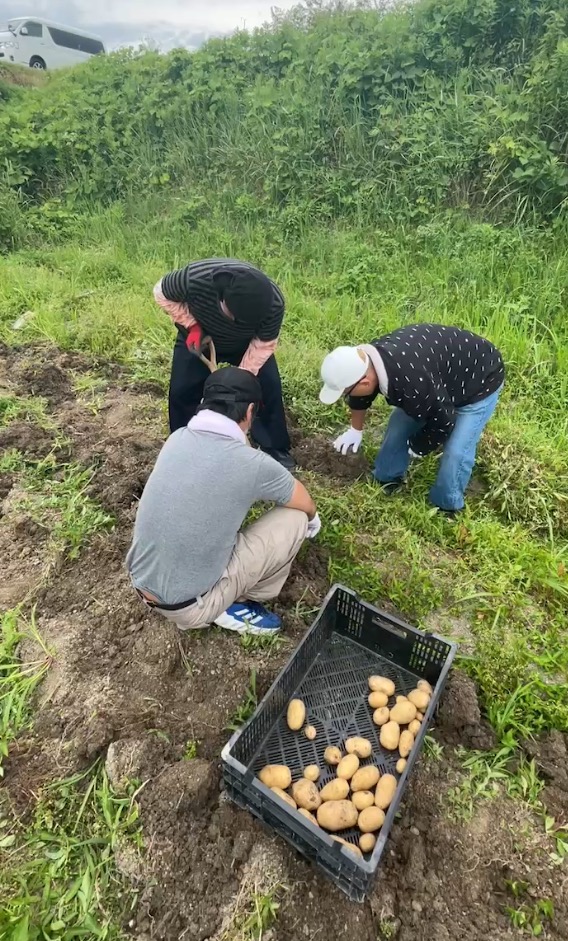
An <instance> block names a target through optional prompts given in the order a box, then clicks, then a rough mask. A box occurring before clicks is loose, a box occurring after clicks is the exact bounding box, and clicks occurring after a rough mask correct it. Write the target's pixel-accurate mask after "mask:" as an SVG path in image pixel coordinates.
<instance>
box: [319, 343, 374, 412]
mask: <svg viewBox="0 0 568 941" xmlns="http://www.w3.org/2000/svg"><path fill="white" fill-rule="evenodd" d="M368 368H369V359H368V356H367V354H366V353H363V357H361V354H360V352H359V349H358V347H356V346H338V347H337V349H335V350H333V352H332V353H328V355H327V356H326V358H325V359H324V361H323V363H322V364H321V378H322V381H323V384H324V385H323V389H322V390H321V392H320V396H319V397H320V402H323V403H324V405H333V403H334V402H337V400H338V399H340V398H341V396H342V395H343V393H344V392H345V390H346V389H349V388H350V387H351V386H354V385H356V384H357V383H358V382H359V380H360V379H362V378H363V376H364V375H365V373H366V372H367V369H368Z"/></svg>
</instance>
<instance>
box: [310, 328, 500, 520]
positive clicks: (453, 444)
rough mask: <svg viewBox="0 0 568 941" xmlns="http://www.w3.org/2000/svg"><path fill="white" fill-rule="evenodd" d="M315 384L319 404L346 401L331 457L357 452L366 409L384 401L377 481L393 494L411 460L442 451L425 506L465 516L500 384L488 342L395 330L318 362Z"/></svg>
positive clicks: (464, 335) (447, 331) (448, 332)
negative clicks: (387, 409)
mask: <svg viewBox="0 0 568 941" xmlns="http://www.w3.org/2000/svg"><path fill="white" fill-rule="evenodd" d="M321 377H322V381H323V383H324V386H323V388H322V390H321V392H320V400H321V401H322V402H323V403H324V404H326V405H331V404H332V403H333V402H337V401H338V399H340V398H341V397H342V396H344V397H345V399H346V401H347V404H348V406H349V408H350V409H351V427H350V428H349V429H348V430H347V431H345V432H344V433H343V434H342V435H340V436H339V437H338V438H337V440H336V441H335V442H334V446H335V449H336V450H337V451H340V452H341V453H342V454H346V453H347V452H348V451H349V449H350V448H352V449H353V451H357V450H358V449H359V447H360V445H361V440H362V437H363V427H364V424H365V415H366V412H367V409H368V408H369V407H370V406H371V405H372V403H373V402H374V400H375V399H376V397H377V396H378V395H382V396H384V398H385V399H386V401H387V402H388V404H389V405H393V406H394V411H393V413H392V415H391V417H390V419H389V423H388V426H387V430H386V433H385V436H384V438H383V442H382V445H381V447H380V450H379V453H378V454H377V458H376V460H375V469H374V476H375V479H376V480H377V481H378V483H379V484H381V485H382V486H383V487H384V489H385V490H387V491H392V490H396V489H398V487H400V485H401V484H402V483H403V480H404V477H405V474H406V472H407V470H408V466H409V464H410V461H411V459H412V458H418V457H424V456H425V455H426V454H430V453H431V452H433V451H437V450H442V457H441V460H440V464H439V468H438V475H437V477H436V482H435V483H434V486H433V487H432V488H431V490H430V501H431V502H432V503H433V504H434V505H435V506H437V507H440V509H442V510H446V511H449V512H456V511H459V510H461V509H463V507H464V503H465V501H464V493H465V489H466V487H467V485H468V483H469V479H470V477H471V473H472V470H473V465H474V463H475V454H476V449H477V443H478V441H479V439H480V437H481V433H482V431H483V429H484V427H485V425H486V424H487V422H488V421H489V419H490V418H491V416H492V414H493V412H494V411H495V408H496V406H497V401H498V399H499V395H500V393H501V390H502V388H503V383H504V380H505V367H504V364H503V360H502V358H501V354H500V352H499V350H498V349H496V347H495V346H493V344H492V343H490V342H489V340H485V339H484V338H483V337H480V336H476V334H474V333H470V332H469V331H467V330H460V329H458V328H457V327H445V326H442V325H441V324H435V323H420V324H415V325H413V326H410V327H401V328H400V329H399V330H394V331H393V332H392V333H387V334H386V335H385V336H382V337H380V338H379V339H378V340H373V342H372V343H369V344H363V345H362V346H340V347H337V349H335V350H334V351H333V352H332V353H330V354H329V355H328V356H326V358H325V359H324V361H323V364H322V368H321Z"/></svg>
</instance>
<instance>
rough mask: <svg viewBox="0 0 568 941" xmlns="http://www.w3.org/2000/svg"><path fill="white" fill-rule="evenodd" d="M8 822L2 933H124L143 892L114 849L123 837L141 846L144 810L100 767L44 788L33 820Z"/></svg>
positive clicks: (0, 883) (1, 851)
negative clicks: (130, 882) (126, 876)
mask: <svg viewBox="0 0 568 941" xmlns="http://www.w3.org/2000/svg"><path fill="white" fill-rule="evenodd" d="M2 823H3V830H2V831H0V832H2V833H3V836H2V838H1V839H0V857H1V858H2V865H1V866H0V894H1V897H2V906H1V908H0V937H2V938H5V939H6V941H20V939H23V938H27V939H30V941H40V939H44V938H45V939H47V938H50V939H56V938H57V939H64V938H72V937H80V936H89V937H96V938H104V939H107V941H112V939H117V941H118V939H119V938H121V937H122V932H121V929H120V927H119V925H120V922H121V918H123V917H125V916H126V914H127V913H128V910H129V909H130V908H131V907H132V905H133V904H134V901H135V898H136V895H135V893H132V890H131V889H130V890H129V891H128V892H126V891H125V888H126V887H125V885H124V883H123V880H122V878H121V877H120V876H119V875H118V873H117V872H116V870H115V868H114V865H113V852H114V850H115V849H116V848H117V846H118V845H119V843H120V842H121V841H123V840H134V843H135V845H138V843H139V841H138V836H137V810H136V807H135V805H134V804H133V802H132V801H131V799H130V798H129V797H126V798H118V797H117V796H116V795H115V794H114V793H113V792H112V790H111V788H110V786H109V783H108V780H107V778H106V775H105V773H104V770H103V769H102V768H101V767H100V766H98V767H94V768H90V769H88V770H87V771H84V772H81V773H80V774H76V775H73V776H72V777H70V778H67V779H65V780H62V781H57V782H55V783H53V784H49V785H46V786H44V787H43V788H41V790H40V791H39V794H38V795H37V802H36V804H35V807H34V808H33V814H32V817H31V819H30V820H29V821H28V822H27V824H24V823H23V822H22V823H21V822H19V821H15V820H13V821H12V822H10V821H9V820H8V819H6V818H4V819H3V821H2Z"/></svg>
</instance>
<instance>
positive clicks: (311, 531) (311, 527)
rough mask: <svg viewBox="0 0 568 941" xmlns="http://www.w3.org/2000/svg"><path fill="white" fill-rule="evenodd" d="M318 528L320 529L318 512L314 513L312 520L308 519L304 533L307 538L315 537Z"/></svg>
mask: <svg viewBox="0 0 568 941" xmlns="http://www.w3.org/2000/svg"><path fill="white" fill-rule="evenodd" d="M320 529H321V520H320V516H319V513H316V515H315V516H314V518H313V520H308V531H307V533H306V536H307V538H308V539H315V537H316V536H317V534H318V533H319V531H320Z"/></svg>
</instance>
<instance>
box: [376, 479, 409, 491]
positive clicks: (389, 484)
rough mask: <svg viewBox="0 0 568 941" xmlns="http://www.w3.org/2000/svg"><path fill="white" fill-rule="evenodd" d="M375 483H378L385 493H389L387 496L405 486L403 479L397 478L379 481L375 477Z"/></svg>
mask: <svg viewBox="0 0 568 941" xmlns="http://www.w3.org/2000/svg"><path fill="white" fill-rule="evenodd" d="M375 481H376V483H378V485H379V487H380V488H381V490H382V491H383V493H387V494H390V493H396V492H397V491H398V490H400V489H401V487H403V486H404V478H403V477H395V479H394V480H377V478H376V477H375Z"/></svg>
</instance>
